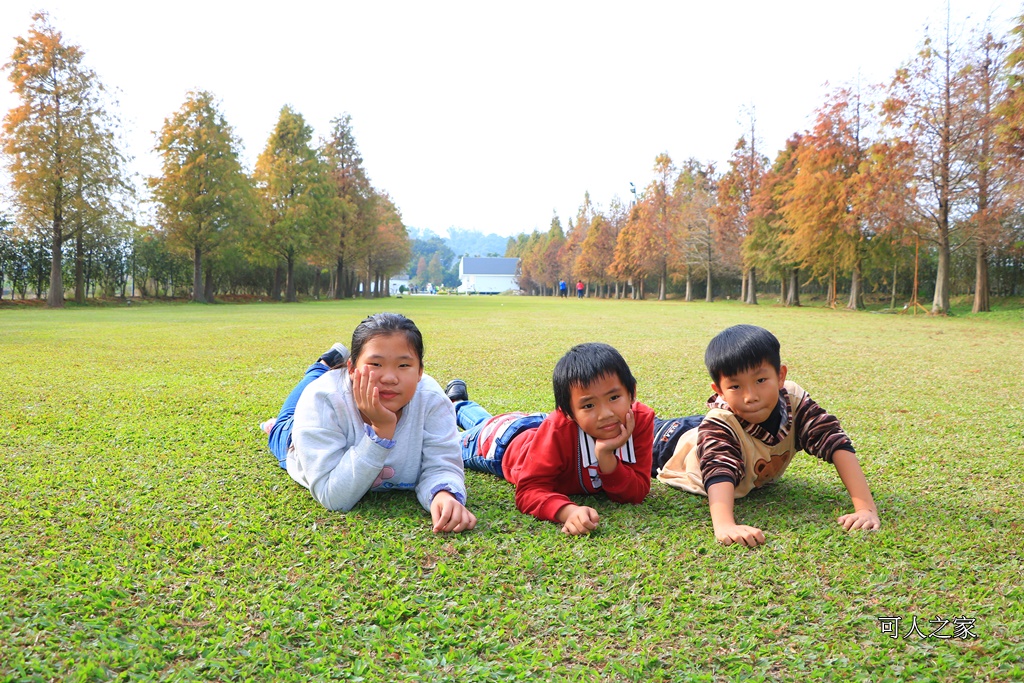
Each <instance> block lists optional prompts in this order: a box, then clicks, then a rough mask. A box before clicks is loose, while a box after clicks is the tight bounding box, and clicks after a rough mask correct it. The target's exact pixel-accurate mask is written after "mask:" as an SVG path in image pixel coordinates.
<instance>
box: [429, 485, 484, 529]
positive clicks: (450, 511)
mask: <svg viewBox="0 0 1024 683" xmlns="http://www.w3.org/2000/svg"><path fill="white" fill-rule="evenodd" d="M430 519H431V521H433V523H434V526H433V529H432V530H433V532H434V533H435V534H438V533H445V532H449V531H450V532H454V533H456V534H457V533H459V532H460V531H469V530H470V529H472V528H473V527H475V526H476V515H474V514H473V513H472V512H470V511H469V510H468V509H467V508H466V506H465V505H463V504H462V503H460V502H459V501H458V500H456V498H455V496H453V495H452V494H450V493H448V492H447V491H438V492H437V494H436V495H435V496H434V499H433V500H432V501H430Z"/></svg>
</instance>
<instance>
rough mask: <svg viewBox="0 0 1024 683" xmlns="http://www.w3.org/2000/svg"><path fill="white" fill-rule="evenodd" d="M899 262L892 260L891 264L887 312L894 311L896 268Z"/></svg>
mask: <svg viewBox="0 0 1024 683" xmlns="http://www.w3.org/2000/svg"><path fill="white" fill-rule="evenodd" d="M898 263H899V261H897V260H895V259H893V262H892V287H891V289H892V292H891V293H890V295H889V310H895V309H896V268H897V264H898Z"/></svg>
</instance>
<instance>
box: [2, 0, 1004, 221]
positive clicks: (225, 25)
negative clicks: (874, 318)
mask: <svg viewBox="0 0 1024 683" xmlns="http://www.w3.org/2000/svg"><path fill="white" fill-rule="evenodd" d="M246 5H248V8H247V9H245V10H240V9H239V8H240V7H243V6H244V5H243V4H242V3H239V2H221V1H219V0H205V1H203V2H197V1H196V0H179V1H177V2H160V3H157V2H147V1H145V0H126V1H122V0H52V1H50V2H48V3H47V2H44V1H43V0H2V2H0V59H2V61H3V62H4V63H5V62H7V61H8V60H9V58H10V54H11V51H12V50H13V47H14V37H15V36H18V35H25V34H26V33H27V31H28V27H29V25H30V23H31V15H32V13H33V12H34V11H36V10H38V9H46V10H47V11H48V12H49V13H50V15H51V19H52V20H53V22H54V23H55V25H56V26H57V28H59V29H60V30H62V31H63V32H64V35H65V39H66V40H68V41H70V42H74V43H76V44H78V45H80V46H81V47H83V48H84V49H85V51H86V64H87V65H88V66H90V67H91V68H93V69H94V70H95V71H96V72H97V73H98V74H99V76H100V78H101V80H102V81H103V82H104V83H105V84H106V85H107V86H108V87H113V88H117V89H118V90H119V91H120V103H121V107H120V114H121V116H122V118H123V120H124V121H125V122H126V123H127V125H128V127H129V130H130V133H129V136H128V141H129V144H130V147H131V149H130V152H131V154H132V155H133V156H134V157H135V161H134V163H133V169H134V170H135V171H137V172H138V173H140V174H143V175H149V174H153V173H155V172H157V171H158V169H159V164H158V159H157V157H156V155H155V154H154V153H153V152H152V151H151V150H152V147H153V144H154V141H155V136H154V133H153V131H156V130H158V129H159V128H160V126H161V125H162V124H163V121H164V119H165V118H166V117H167V116H169V115H170V114H171V113H172V112H174V111H175V110H177V109H178V108H179V107H180V106H181V104H182V102H183V101H184V98H185V93H186V92H187V91H188V90H190V89H206V90H209V91H211V92H213V93H214V95H216V96H217V97H218V98H220V100H221V103H222V111H223V112H224V114H225V116H226V117H227V119H228V122H229V123H230V124H231V125H232V126H233V127H234V129H235V132H236V134H237V135H238V136H239V137H240V138H241V139H242V141H243V143H244V145H245V152H244V159H245V161H246V163H247V165H248V166H249V168H251V167H252V164H253V162H254V161H255V158H256V156H257V155H258V154H259V152H260V150H261V149H262V148H263V146H264V145H265V143H266V140H267V137H268V136H269V134H270V131H271V130H272V128H273V126H274V124H275V122H276V120H277V116H278V112H279V111H280V109H281V107H282V106H283V105H284V104H290V105H291V106H292V107H293V108H294V109H296V110H297V111H299V112H300V113H302V114H303V116H305V117H306V120H307V122H308V123H310V124H311V125H312V126H313V128H314V131H315V133H316V135H317V136H320V135H326V134H327V132H328V129H329V122H330V120H331V119H332V118H333V117H335V116H337V115H339V114H341V113H343V112H348V113H350V114H351V115H352V123H353V128H354V131H355V134H356V140H357V142H358V144H359V147H360V151H361V153H362V156H363V159H364V161H365V167H366V169H367V171H368V173H369V175H370V178H371V180H372V181H373V183H374V185H375V186H376V187H378V188H380V189H383V190H386V191H387V192H389V193H390V194H391V196H392V197H393V199H394V200H395V202H396V203H397V204H398V206H399V208H400V209H401V210H402V214H403V219H404V222H405V223H406V224H407V225H410V226H414V227H417V228H428V229H431V230H434V231H435V232H437V233H439V234H441V235H445V234H447V229H448V227H449V226H455V227H459V228H466V229H476V230H481V231H484V232H496V233H498V234H501V235H510V234H515V233H519V232H529V231H531V230H533V229H535V228H539V229H541V230H546V229H547V227H548V225H549V224H550V222H551V216H552V211H556V212H557V213H558V215H559V217H560V218H561V219H562V224H563V225H564V226H565V225H567V224H568V219H569V218H570V217H573V216H575V214H576V211H577V209H578V208H579V206H580V204H581V203H582V200H583V194H584V192H585V191H587V190H589V191H590V195H591V199H592V200H593V201H594V202H595V203H597V204H598V205H599V206H600V207H606V206H607V205H608V202H609V201H610V200H611V198H612V197H613V196H616V195H618V196H619V197H620V198H622V199H623V200H628V199H629V198H630V195H629V183H630V181H632V182H635V183H636V185H637V188H638V190H639V189H641V188H642V187H643V186H645V185H646V184H647V183H648V182H649V181H650V180H651V177H652V172H651V169H652V166H653V164H654V158H655V156H656V155H657V154H658V153H660V152H663V151H665V152H668V153H669V154H670V155H671V156H672V158H673V160H675V161H676V162H680V161H682V160H683V159H685V158H688V157H691V156H692V157H697V158H699V159H701V160H704V161H716V162H718V163H719V165H720V166H722V165H724V162H725V160H726V159H727V158H728V156H729V154H730V153H731V152H732V149H733V146H734V144H735V142H736V140H737V139H738V138H739V136H740V135H742V134H743V133H744V131H745V129H747V128H749V122H748V119H747V115H746V114H745V113H744V112H745V111H746V110H748V109H749V108H750V106H751V105H753V106H754V108H755V111H756V116H757V129H758V137H759V138H760V141H761V143H762V146H763V149H764V150H765V151H766V153H767V155H768V156H769V157H770V158H774V156H775V152H776V151H777V150H778V149H779V148H780V147H782V145H783V144H784V142H785V140H786V138H788V137H789V136H790V135H791V134H792V133H794V132H796V131H798V130H804V129H805V128H806V127H807V126H808V125H809V121H810V117H811V114H812V113H813V111H814V109H815V107H817V106H818V105H819V104H821V102H822V101H823V95H824V93H825V87H824V84H825V83H826V82H831V83H832V84H845V83H853V82H855V81H856V80H857V78H858V73H859V74H860V80H861V83H864V84H868V83H874V82H881V81H887V80H888V79H889V78H890V77H891V76H892V74H893V72H894V71H895V69H896V68H897V67H898V66H899V65H900V64H901V63H903V62H905V61H907V60H908V59H910V58H911V57H912V56H913V55H914V54H915V52H916V50H917V48H918V46H919V45H920V43H921V40H922V38H923V36H924V31H925V25H926V24H929V23H930V24H931V25H932V26H934V27H941V26H944V24H945V14H946V5H945V2H944V1H942V0H861V1H860V2H822V1H821V0H814V1H799V0H776V1H774V2H772V1H768V2H765V1H763V0H762V1H760V2H758V1H755V0H740V1H737V0H732V1H729V0H721V1H719V2H706V1H704V2H691V1H689V0H665V1H663V2H646V1H642V0H641V1H634V2H628V3H627V2H616V3H611V2H603V1H596V0H595V1H591V2H559V1H558V0H547V1H546V2H534V1H533V0H518V1H517V2H508V3H497V2H487V1H486V0H476V1H475V2H422V1H421V2H381V1H378V0H362V1H361V2H352V1H350V0H333V1H330V0H328V1H302V0H293V1H292V2H285V3H282V2H274V3H259V2H254V3H246ZM1021 13H1024V7H1022V6H1020V5H1016V4H1013V3H1009V2H1006V1H1005V0H973V2H970V3H968V2H965V0H954V2H953V6H952V16H953V24H954V26H957V25H960V26H962V25H964V24H965V21H966V24H967V25H968V26H975V25H978V24H981V23H982V22H984V21H985V19H986V18H987V17H991V18H992V26H993V28H994V32H995V33H996V34H997V35H1003V34H1005V30H1006V28H1007V27H1008V26H1009V25H1010V19H1012V17H1014V16H1015V15H1017V14H1021ZM968 14H970V19H965V18H966V16H967V15H968ZM5 76H6V73H5ZM3 85H4V87H0V111H3V112H6V111H7V110H8V109H10V107H11V106H13V104H14V103H15V101H14V98H13V96H12V95H11V93H10V88H9V82H8V81H6V80H5V81H4V84H3Z"/></svg>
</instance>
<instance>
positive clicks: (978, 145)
mask: <svg viewBox="0 0 1024 683" xmlns="http://www.w3.org/2000/svg"><path fill="white" fill-rule="evenodd" d="M825 100H826V101H825V102H824V103H823V104H822V105H821V106H820V107H819V108H818V109H817V111H816V112H815V118H814V124H813V127H812V128H811V129H810V130H806V131H803V132H799V133H795V134H793V136H792V137H791V138H790V139H789V140H788V141H787V142H786V145H785V146H784V148H783V149H782V150H780V151H779V152H778V154H777V155H776V157H775V159H774V160H770V159H769V158H768V157H767V156H766V155H765V154H764V153H763V152H762V151H761V149H760V146H759V143H758V138H757V135H756V132H757V131H756V117H755V116H754V115H753V113H751V116H750V130H749V134H744V135H743V136H742V137H741V138H740V139H739V141H738V142H737V144H736V147H735V149H734V151H733V153H732V155H731V157H730V158H729V160H728V164H727V166H726V167H725V168H722V169H716V168H715V165H714V164H712V163H706V162H701V161H699V160H697V159H688V160H686V161H684V162H683V163H682V164H679V165H676V164H675V163H673V161H672V159H671V158H670V157H669V155H668V154H660V155H658V156H657V157H656V159H655V161H654V179H653V180H652V182H651V183H650V184H649V185H648V186H647V187H646V188H645V189H644V190H643V191H642V192H640V193H636V191H635V189H634V201H632V202H631V203H630V204H629V205H628V206H627V205H625V204H624V203H623V202H622V201H621V200H619V199H618V198H615V199H613V200H612V201H611V202H610V204H609V206H608V208H607V209H605V210H599V209H598V208H596V207H595V205H594V204H593V202H592V200H591V198H590V195H589V193H588V194H586V195H585V196H584V198H583V203H582V204H581V206H580V208H579V211H578V213H577V215H576V216H575V217H574V218H572V219H570V220H569V225H568V229H567V230H566V229H563V227H562V224H561V221H560V220H559V218H558V217H557V216H555V217H554V219H553V220H552V222H551V226H550V228H549V229H548V231H547V232H546V233H543V232H540V231H534V232H533V233H532V234H527V233H523V234H520V235H518V236H517V237H514V238H512V239H510V240H509V243H508V246H507V249H506V254H505V255H506V256H516V257H519V258H520V259H521V277H520V286H521V287H522V288H523V289H525V290H527V291H529V292H532V293H535V294H540V295H544V294H552V295H553V294H555V293H556V291H557V283H558V281H559V280H563V279H564V280H570V281H576V280H583V281H584V282H585V283H587V290H588V292H590V293H592V294H594V295H596V296H612V297H622V296H627V297H634V298H642V297H643V296H644V295H645V294H646V293H647V292H648V291H654V290H656V291H657V296H658V298H660V299H664V298H665V297H666V293H667V291H668V290H669V289H671V288H672V287H675V288H676V289H678V290H679V291H680V293H682V294H683V296H685V298H686V300H687V301H689V300H691V299H693V298H694V297H695V296H697V295H698V291H699V290H700V289H701V288H703V296H704V298H705V299H706V300H708V301H710V300H712V298H713V297H714V295H715V292H716V291H718V292H719V295H729V296H731V295H732V294H733V293H736V294H738V296H739V298H741V299H742V300H743V301H745V302H747V303H751V304H756V303H757V295H758V292H759V291H760V292H764V291H766V288H768V287H770V288H772V290H775V291H778V293H779V298H780V300H781V301H782V302H783V303H785V304H787V305H799V303H800V298H799V296H800V291H801V288H805V289H806V288H814V289H815V290H818V291H820V292H821V294H822V295H823V296H824V297H825V298H826V300H827V301H828V303H829V305H831V306H833V307H834V306H836V305H837V304H839V303H841V302H840V301H839V297H840V292H841V291H843V292H845V293H846V295H847V296H846V303H845V305H846V307H848V308H851V309H857V308H861V307H863V305H864V295H865V292H867V291H873V292H886V293H888V294H889V295H890V297H891V303H890V305H891V306H892V307H895V306H896V303H897V302H896V296H897V292H900V293H902V294H905V295H906V296H907V297H908V298H909V301H910V303H909V305H912V306H918V305H920V304H919V303H918V301H917V294H918V289H919V284H920V283H923V284H924V286H925V287H927V288H929V289H930V290H931V293H932V301H931V309H930V310H931V312H933V313H940V314H946V313H948V312H949V308H950V295H951V293H952V289H953V285H954V284H956V285H957V291H958V292H973V294H974V305H973V310H974V311H975V312H983V311H988V310H989V295H990V293H992V292H993V291H994V292H996V293H997V294H999V295H1004V296H1013V295H1019V294H1020V293H1021V291H1022V288H1024V278H1022V273H1024V211H1022V198H1024V182H1022V180H1024V173H1022V172H1024V17H1021V18H1020V19H1019V20H1018V23H1017V25H1016V27H1014V28H1013V29H1012V31H1011V32H1010V35H1009V36H1007V37H1003V38H997V37H995V36H993V35H992V33H991V32H987V31H981V30H978V31H975V32H973V33H972V34H971V36H970V38H969V39H968V40H966V41H962V42H960V43H957V42H955V41H953V40H952V38H951V31H950V27H948V26H947V27H946V32H945V37H944V39H943V40H942V41H941V42H934V41H932V40H930V39H926V40H925V41H924V43H923V45H922V46H921V49H920V51H919V52H918V54H917V55H916V56H915V57H914V58H912V59H911V60H909V61H908V62H907V63H906V64H904V65H903V66H901V67H900V68H899V69H898V70H897V71H896V73H895V75H894V76H893V78H892V80H891V82H889V83H888V84H885V85H880V86H876V87H872V88H865V89H863V90H862V89H860V88H857V87H851V86H847V87H838V88H833V89H832V90H831V91H830V92H829V93H828V95H827V97H826V98H825ZM776 288H777V289H776ZM736 289H738V290H739V291H738V292H736Z"/></svg>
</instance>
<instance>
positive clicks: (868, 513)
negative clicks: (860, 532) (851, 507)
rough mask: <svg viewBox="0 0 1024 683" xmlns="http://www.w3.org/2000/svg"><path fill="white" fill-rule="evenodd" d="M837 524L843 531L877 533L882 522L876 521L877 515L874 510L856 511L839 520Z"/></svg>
mask: <svg viewBox="0 0 1024 683" xmlns="http://www.w3.org/2000/svg"><path fill="white" fill-rule="evenodd" d="M839 523H840V524H841V525H842V526H843V528H844V529H846V530H847V531H849V530H850V529H864V530H865V531H877V530H878V529H881V528H882V522H881V520H879V519H878V513H877V512H875V511H874V510H857V511H856V512H851V513H850V514H848V515H843V516H842V517H840V518H839Z"/></svg>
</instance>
